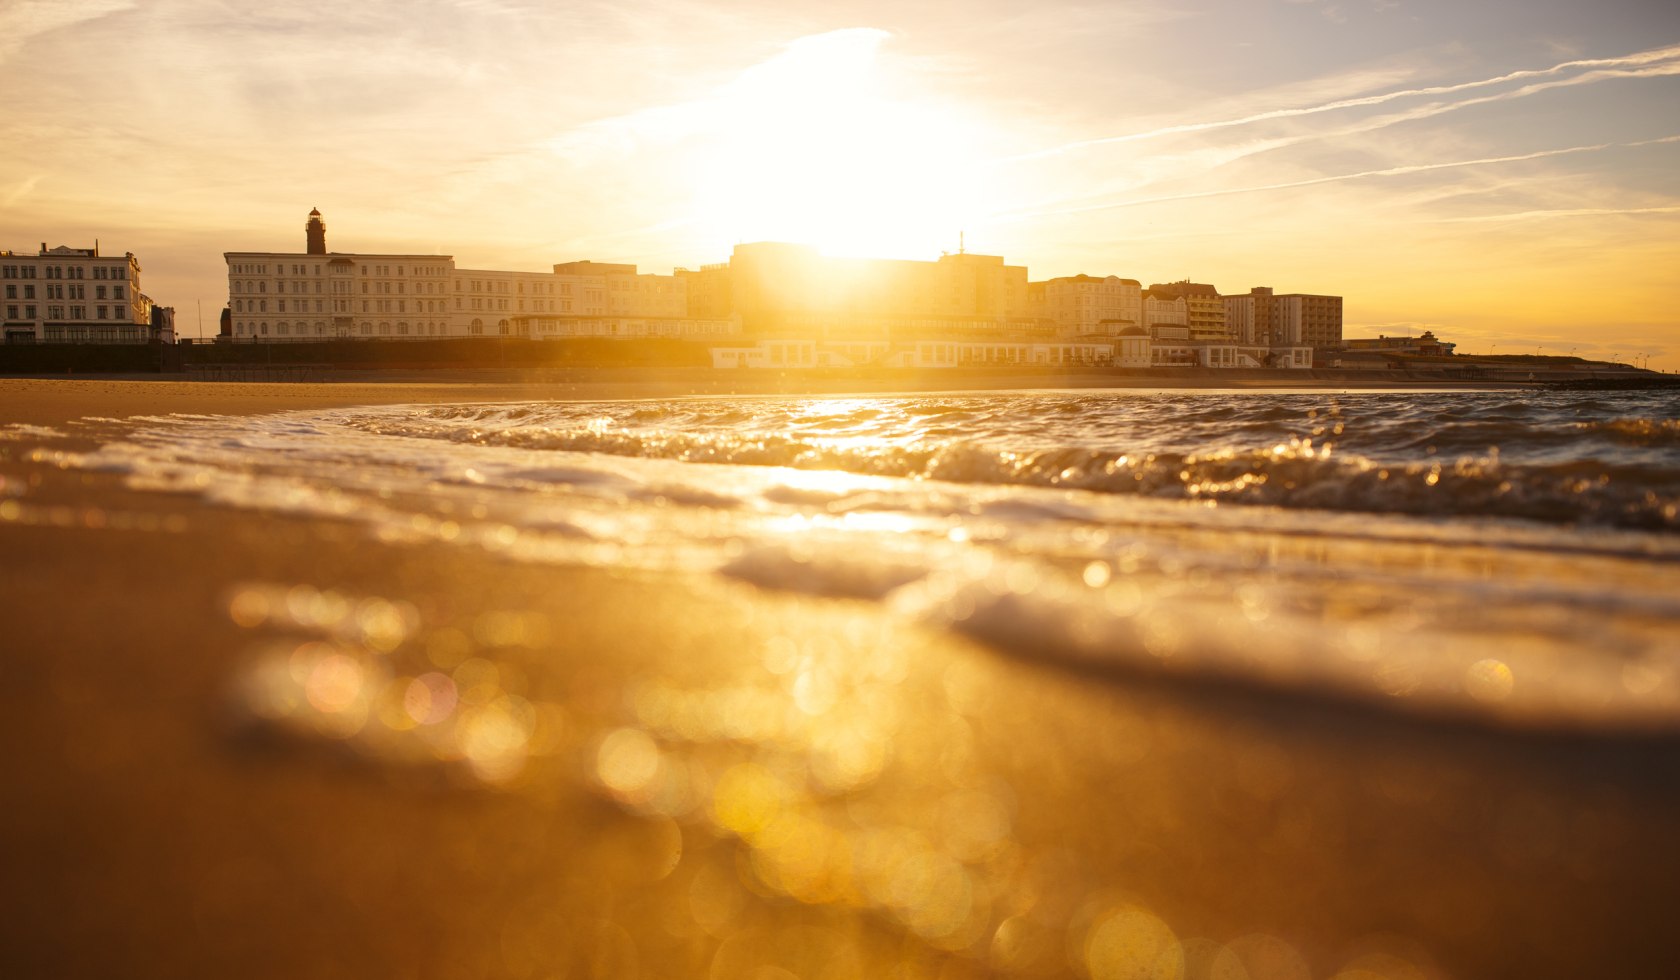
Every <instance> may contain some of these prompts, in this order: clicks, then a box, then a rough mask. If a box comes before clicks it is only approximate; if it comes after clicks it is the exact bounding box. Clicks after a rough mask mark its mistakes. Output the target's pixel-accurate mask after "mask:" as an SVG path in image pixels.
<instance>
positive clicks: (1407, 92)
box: [1015, 45, 1680, 160]
mask: <svg viewBox="0 0 1680 980" xmlns="http://www.w3.org/2000/svg"><path fill="white" fill-rule="evenodd" d="M1646 66H1655V68H1654V69H1651V70H1650V71H1649V74H1653V75H1669V74H1676V73H1680V45H1671V46H1668V47H1664V48H1656V49H1652V50H1650V51H1642V52H1638V53H1635V54H1630V55H1624V56H1622V57H1618V58H1588V59H1578V60H1574V61H1565V62H1562V63H1560V64H1556V65H1553V66H1552V67H1550V68H1533V69H1523V70H1520V71H1514V72H1507V73H1505V74H1503V75H1496V76H1494V77H1492V78H1482V79H1477V80H1475V81H1470V82H1458V83H1456V84H1453V85H1431V86H1425V87H1422V88H1412V89H1403V90H1400V91H1396V92H1385V93H1382V94H1378V95H1366V96H1359V97H1357V98H1346V99H1335V100H1332V101H1329V102H1322V103H1319V104H1317V105H1311V106H1298V107H1295V108H1288V109H1270V110H1267V111H1265V112H1257V113H1251V114H1249V115H1246V116H1238V117H1236V118H1232V119H1218V120H1211V121H1206V122H1195V123H1182V124H1179V125H1175V126H1163V127H1161V128H1159V129H1152V130H1148V131H1145V132H1140V133H1127V134H1124V135H1120V136H1103V137H1098V138H1096V139H1086V140H1077V141H1075V142H1072V143H1064V144H1062V145H1061V146H1057V147H1052V148H1050V149H1047V150H1037V151H1034V152H1032V153H1026V154H1022V155H1020V156H1019V157H1016V158H1015V159H1023V160H1025V159H1034V158H1038V157H1046V156H1054V155H1058V154H1063V153H1070V152H1073V151H1076V150H1084V149H1089V148H1091V147H1097V146H1110V145H1113V144H1117V143H1133V142H1138V141H1141V140H1152V139H1159V138H1161V137H1164V136H1173V135H1177V134H1182V133H1201V132H1207V131H1209V130H1216V129H1228V128H1231V127H1233V126H1248V125H1252V124H1254V123H1260V122H1269V121H1272V120H1278V119H1292V118H1296V117H1300V116H1311V115H1317V114H1320V113H1325V112H1335V111H1338V110H1342V109H1357V108H1365V107H1369V106H1376V105H1383V104H1385V103H1388V102H1394V101H1396V100H1399V99H1409V98H1422V97H1426V96H1435V95H1451V94H1454V93H1457V92H1468V91H1472V90H1474V89H1479V88H1487V87H1489V86H1493V85H1503V84H1507V83H1510V82H1515V81H1521V80H1523V79H1528V78H1544V77H1546V76H1548V75H1557V74H1560V73H1563V72H1568V71H1576V70H1580V69H1584V68H1585V69H1611V70H1610V71H1603V72H1591V73H1588V74H1586V75H1583V76H1580V77H1577V78H1575V79H1573V80H1569V81H1564V82H1556V83H1551V84H1549V85H1543V86H1538V87H1536V86H1529V87H1526V88H1524V89H1518V90H1516V91H1515V92H1513V93H1505V94H1502V95H1497V96H1488V97H1486V98H1485V99H1482V100H1470V101H1467V102H1465V103H1463V105H1477V104H1481V102H1485V101H1494V100H1497V99H1503V98H1516V97H1519V96H1520V95H1527V94H1532V93H1533V92H1539V91H1544V90H1545V89H1546V88H1551V87H1556V86H1558V85H1576V84H1585V83H1587V82H1593V81H1602V80H1604V79H1607V78H1626V77H1649V75H1648V74H1645V73H1643V70H1645V69H1646ZM1615 69H1636V70H1639V71H1638V72H1633V73H1624V72H1617V71H1615Z"/></svg>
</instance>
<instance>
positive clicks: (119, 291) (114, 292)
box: [111, 286, 123, 299]
mask: <svg viewBox="0 0 1680 980" xmlns="http://www.w3.org/2000/svg"><path fill="white" fill-rule="evenodd" d="M111 298H112V299H122V298H123V288H122V287H121V286H112V287H111Z"/></svg>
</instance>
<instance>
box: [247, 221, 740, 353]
mask: <svg viewBox="0 0 1680 980" xmlns="http://www.w3.org/2000/svg"><path fill="white" fill-rule="evenodd" d="M304 240H305V250H304V251H303V252H301V253H299V252H225V253H223V258H224V259H225V260H226V262H227V269H228V320H229V334H228V335H229V337H230V338H231V339H233V340H234V341H244V342H258V343H262V342H286V341H290V342H303V341H323V340H336V339H355V340H426V339H436V338H439V337H506V336H528V337H575V336H593V335H606V336H619V335H622V336H648V335H654V336H660V335H684V334H685V333H686V332H688V331H692V330H693V329H694V328H695V326H696V325H695V324H694V323H690V322H688V321H689V317H688V316H687V312H688V311H687V300H686V291H685V286H686V284H685V282H684V280H683V279H682V278H681V277H678V276H655V275H640V274H637V272H636V267H635V266H633V265H615V264H608V263H599V262H569V263H563V264H561V265H556V266H554V267H553V269H552V271H550V272H510V271H504V270H493V269H459V268H456V266H455V258H454V256H451V255H413V254H395V253H366V252H355V253H347V252H328V251H327V244H326V222H325V220H324V219H323V218H322V217H321V212H320V211H318V210H312V211H310V212H309V219H308V221H307V222H306V223H305V225H304ZM705 326H706V327H707V328H709V329H710V330H711V331H713V332H716V333H722V334H727V333H729V332H731V331H730V325H729V322H728V321H727V320H726V321H724V322H723V323H722V324H706V325H705ZM685 328H686V330H685Z"/></svg>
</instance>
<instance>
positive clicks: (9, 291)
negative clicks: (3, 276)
mask: <svg viewBox="0 0 1680 980" xmlns="http://www.w3.org/2000/svg"><path fill="white" fill-rule="evenodd" d="M6 298H7V299H17V287H16V286H7V287H6Z"/></svg>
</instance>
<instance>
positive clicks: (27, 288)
mask: <svg viewBox="0 0 1680 980" xmlns="http://www.w3.org/2000/svg"><path fill="white" fill-rule="evenodd" d="M23 298H24V299H34V298H35V287H34V286H32V285H29V284H27V283H26V284H25V285H24V287H23Z"/></svg>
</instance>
